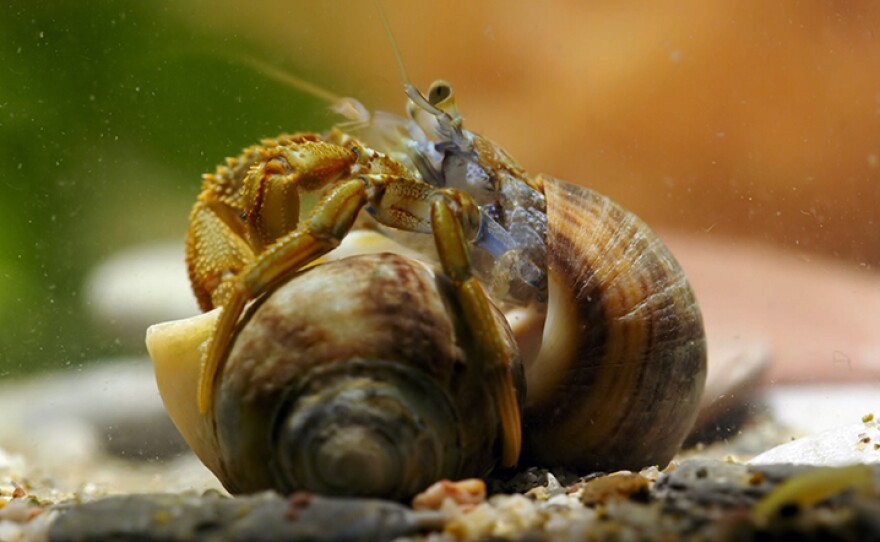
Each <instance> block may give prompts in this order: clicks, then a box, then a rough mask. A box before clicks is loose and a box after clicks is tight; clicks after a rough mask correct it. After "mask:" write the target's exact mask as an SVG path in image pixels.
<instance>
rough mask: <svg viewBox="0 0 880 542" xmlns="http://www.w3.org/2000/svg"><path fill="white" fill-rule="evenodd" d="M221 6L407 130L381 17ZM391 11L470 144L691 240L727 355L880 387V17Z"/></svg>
mask: <svg viewBox="0 0 880 542" xmlns="http://www.w3.org/2000/svg"><path fill="white" fill-rule="evenodd" d="M213 5H214V6H215V9H214V10H212V14H211V17H208V18H205V17H202V14H199V15H195V14H194V15H193V17H197V18H198V24H200V25H207V26H208V27H210V28H212V29H213V30H214V31H216V32H219V33H222V34H226V35H229V36H230V37H231V38H233V39H234V38H235V37H236V36H240V35H247V36H249V37H250V38H252V39H255V40H257V41H259V42H261V44H262V45H263V46H264V48H265V49H266V50H269V51H273V53H272V55H270V58H265V59H260V60H262V61H264V62H267V63H268V64H275V65H280V66H284V67H285V68H286V69H289V70H290V71H291V72H294V73H295V74H296V75H297V76H299V77H302V78H304V79H307V80H310V81H313V82H317V83H318V84H321V85H323V86H326V87H329V88H330V89H331V90H332V91H333V92H335V93H338V94H341V95H350V96H355V97H357V98H359V99H360V100H362V101H363V102H364V103H365V104H366V105H367V107H368V108H371V109H385V110H390V111H394V112H402V111H403V103H404V95H403V93H402V91H401V80H400V75H399V73H398V69H397V66H396V65H395V61H394V56H393V53H392V50H391V46H390V44H389V39H388V37H387V36H386V34H385V32H384V30H383V27H382V24H381V21H380V18H379V15H378V12H377V9H376V6H375V5H372V4H370V3H358V4H354V3H346V4H344V7H343V8H341V7H340V6H341V5H342V4H340V3H326V2H309V3H304V2H297V3H292V4H291V3H287V2H264V3H260V4H257V5H252V6H248V7H247V8H243V7H241V4H239V3H237V2H233V1H231V0H229V1H225V2H218V3H215V4H213ZM383 5H384V8H385V11H386V13H387V15H388V19H389V22H390V25H391V27H392V29H393V32H394V34H395V36H396V39H397V42H398V44H399V46H400V51H401V54H402V56H403V59H404V61H405V63H406V68H407V70H408V72H409V76H410V78H411V80H412V82H413V83H415V84H416V85H417V86H419V87H420V88H422V89H424V88H426V87H427V85H428V84H429V83H430V81H432V80H433V79H436V78H444V79H447V80H448V81H450V82H451V83H452V84H453V86H454V88H455V89H456V93H457V98H458V100H457V101H458V106H459V109H460V111H461V112H462V114H463V115H464V117H465V122H466V126H467V127H468V128H470V129H471V130H474V131H478V132H480V133H482V134H483V135H485V136H488V137H489V138H491V139H494V140H495V141H496V142H498V143H499V144H501V145H502V146H503V147H505V148H506V149H507V150H508V151H510V153H511V154H512V155H513V156H515V157H517V159H518V160H519V161H520V162H521V163H522V164H523V165H524V166H525V167H526V168H527V169H528V170H530V171H532V172H544V173H547V174H551V175H553V176H556V177H559V178H562V179H565V180H568V181H570V182H574V183H578V184H584V185H587V186H590V187H593V188H595V189H597V190H599V191H601V192H604V193H606V194H608V195H610V196H612V197H613V198H614V199H616V200H618V201H620V202H621V203H623V204H624V205H625V206H626V207H628V208H629V209H631V210H633V211H635V212H636V213H637V214H639V215H640V216H642V218H644V219H645V220H646V221H648V223H649V224H651V225H652V226H653V227H655V228H657V229H658V230H659V231H660V232H661V234H662V235H663V236H664V237H666V238H667V239H668V240H669V241H670V244H671V245H672V248H673V249H674V251H675V252H676V253H677V254H678V255H679V258H680V259H681V260H682V263H683V265H684V267H685V269H686V270H687V271H688V272H689V274H690V276H691V278H692V281H693V283H694V285H695V288H696V289H697V294H698V297H699V298H700V300H701V302H702V306H703V309H704V314H705V317H706V321H707V327H708V328H709V336H710V344H711V342H712V338H713V336H724V337H734V338H741V339H742V340H743V341H744V343H749V342H750V341H756V342H760V343H762V344H763V343H766V344H768V345H769V346H770V348H771V351H772V353H773V360H774V364H773V366H772V367H771V371H770V374H769V376H768V378H769V379H770V380H771V381H777V382H785V381H804V380H861V379H866V378H872V379H876V378H878V377H880V338H878V333H877V331H876V330H877V329H880V280H878V278H877V274H876V272H875V271H874V269H875V268H876V267H877V266H878V265H880V224H878V210H877V207H878V203H880V4H878V3H875V2H869V1H863V2H833V1H830V2H771V3H767V2H758V1H746V2H743V1H734V0H727V1H718V2H700V1H691V2H680V1H671V0H660V1H657V2H651V3H643V2H610V1H600V2H578V1H566V2H554V3H552V4H551V3H539V2H510V1H490V2H464V1H452V2H444V3H436V2H404V1H390V0H389V1H386V2H383ZM255 77H257V76H256V75H255ZM279 107H283V104H279ZM295 129H296V127H291V130H295Z"/></svg>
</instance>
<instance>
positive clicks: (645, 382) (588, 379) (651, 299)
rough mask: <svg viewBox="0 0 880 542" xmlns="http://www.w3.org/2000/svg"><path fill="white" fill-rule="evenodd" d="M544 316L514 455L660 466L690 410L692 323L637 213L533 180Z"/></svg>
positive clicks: (700, 354)
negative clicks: (542, 256)
mask: <svg viewBox="0 0 880 542" xmlns="http://www.w3.org/2000/svg"><path fill="white" fill-rule="evenodd" d="M543 182H544V193H545V196H546V198H547V258H548V261H547V267H548V274H549V277H548V278H549V280H548V283H549V301H548V311H549V312H548V315H547V319H546V322H545V325H544V337H543V342H542V346H541V350H540V352H539V353H538V355H537V358H536V359H534V360H532V361H529V360H528V359H527V360H525V362H526V376H527V381H528V397H527V404H526V407H525V412H524V422H523V423H524V428H523V433H524V435H525V438H526V440H527V442H526V443H525V446H526V450H525V454H526V455H527V456H529V457H530V458H531V459H532V460H536V461H537V462H539V463H541V464H545V465H567V466H570V467H573V468H577V469H581V470H613V469H626V468H628V469H638V468H641V467H644V466H647V465H657V464H659V465H665V464H666V463H667V462H668V461H669V460H670V459H671V458H672V456H673V454H675V453H676V452H677V451H678V449H679V447H680V446H681V443H682V441H683V440H684V438H685V436H686V434H687V432H688V431H689V429H690V427H691V425H692V424H693V422H694V419H695V416H696V414H697V404H698V402H699V400H700V396H701V394H702V390H703V385H704V381H705V375H706V342H705V335H704V331H703V323H702V317H701V315H700V310H699V308H698V306H697V303H696V300H695V298H694V294H693V291H692V290H691V288H690V285H689V284H688V282H687V279H686V278H685V276H684V274H683V272H682V270H681V268H680V266H679V265H678V263H677V262H676V261H675V259H674V258H673V256H672V255H671V254H670V252H669V250H668V249H667V248H666V247H665V246H664V245H663V243H662V242H661V241H660V240H659V238H657V236H656V235H655V234H654V233H653V232H652V231H651V230H650V228H648V226H647V225H646V224H645V223H644V222H642V220H640V219H639V218H638V217H636V216H635V215H633V214H632V213H630V212H628V211H626V210H625V209H623V208H622V207H620V206H619V205H617V204H616V203H614V202H613V201H611V200H610V199H608V198H607V197H605V196H602V195H601V194H598V193H596V192H594V191H592V190H590V189H587V188H583V187H579V186H574V185H570V184H567V183H563V182H560V181H556V180H554V179H550V178H544V180H543Z"/></svg>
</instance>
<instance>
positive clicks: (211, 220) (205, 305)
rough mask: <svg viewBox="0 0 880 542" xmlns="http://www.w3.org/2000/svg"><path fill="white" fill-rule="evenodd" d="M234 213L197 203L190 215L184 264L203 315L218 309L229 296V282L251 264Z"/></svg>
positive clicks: (220, 206) (212, 204) (250, 252)
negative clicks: (204, 312)
mask: <svg viewBox="0 0 880 542" xmlns="http://www.w3.org/2000/svg"><path fill="white" fill-rule="evenodd" d="M235 213H236V211H234V210H233V209H232V208H230V207H228V206H226V205H224V204H223V203H220V202H219V201H210V200H208V201H202V200H200V201H198V202H196V204H195V206H194V207H193V210H192V214H191V215H190V228H189V232H188V233H187V238H186V264H187V269H188V270H189V278H190V282H191V283H192V287H193V292H194V293H195V295H196V298H197V299H198V301H199V306H200V307H201V308H202V310H203V311H209V310H211V309H212V308H214V307H216V306H219V305H222V304H223V303H224V302H225V301H226V299H227V297H228V296H229V292H230V287H231V286H230V285H231V281H232V280H233V279H234V278H235V276H236V275H238V274H239V273H240V272H241V270H242V269H244V268H245V267H246V266H247V264H248V263H250V262H251V261H253V260H254V252H253V250H252V249H251V247H250V246H249V245H248V244H247V242H246V241H245V240H244V239H243V238H242V232H241V231H240V229H241V228H240V227H239V228H238V229H236V225H237V224H236V220H238V217H237V216H235ZM238 224H240V221H239V222H238Z"/></svg>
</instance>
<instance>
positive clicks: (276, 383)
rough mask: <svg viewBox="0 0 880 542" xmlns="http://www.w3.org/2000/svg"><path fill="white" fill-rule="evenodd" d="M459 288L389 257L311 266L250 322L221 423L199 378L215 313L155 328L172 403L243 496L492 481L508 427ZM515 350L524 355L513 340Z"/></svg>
mask: <svg viewBox="0 0 880 542" xmlns="http://www.w3.org/2000/svg"><path fill="white" fill-rule="evenodd" d="M449 286H450V285H449V284H448V282H447V281H446V279H445V277H443V276H442V275H441V274H437V275H435V274H434V273H433V272H432V271H431V270H430V269H429V268H428V267H427V266H425V265H423V264H421V263H419V262H417V261H414V260H411V259H409V258H406V257H403V256H401V255H397V254H388V253H384V254H372V255H361V256H354V257H351V258H346V259H344V260H338V261H331V262H328V263H325V264H322V265H319V266H316V267H313V268H310V269H308V270H306V271H304V272H303V273H301V274H300V275H298V276H297V277H295V278H294V279H292V280H291V281H289V282H288V283H286V284H285V285H283V286H281V287H280V288H279V289H277V290H276V291H274V292H273V293H271V294H270V295H268V296H266V297H265V298H262V299H261V300H259V301H258V302H257V303H256V304H254V305H253V306H252V307H251V308H250V309H249V310H248V311H247V313H246V314H245V315H244V316H243V318H242V320H241V322H239V328H238V330H237V336H236V337H235V340H234V345H233V346H232V348H231V350H230V352H229V355H228V358H227V360H226V362H225V364H224V366H223V370H222V372H221V373H220V374H219V375H218V380H217V382H216V384H215V386H216V402H215V408H214V410H213V412H212V413H211V417H210V418H207V417H200V416H199V415H198V412H197V410H196V406H195V376H194V373H195V372H197V370H198V364H199V361H200V359H201V347H202V346H201V343H202V342H203V341H204V340H205V339H207V337H208V336H209V334H210V330H211V322H212V321H213V320H214V319H216V316H215V313H206V315H200V316H197V317H194V318H193V319H190V321H184V322H182V323H180V322H178V323H169V324H159V325H157V326H153V328H151V329H150V330H149V331H148V339H147V341H148V347H149V350H150V353H151V355H152V357H153V360H154V363H155V366H156V376H157V382H158V384H159V388H160V392H161V394H162V397H163V400H164V401H165V404H166V408H167V409H168V411H169V413H170V414H171V417H172V419H173V420H174V422H175V423H176V424H177V426H178V428H179V429H180V431H181V433H182V434H183V435H184V437H185V438H186V439H187V441H188V442H189V444H190V445H191V447H192V448H193V449H194V451H195V452H196V453H197V455H199V457H200V458H201V459H202V461H203V462H204V463H205V464H206V465H207V466H208V467H209V468H210V469H211V470H212V471H213V472H214V473H215V474H216V475H217V477H218V478H219V479H220V480H221V482H222V483H223V484H224V486H225V487H226V488H227V489H229V490H230V491H231V492H233V493H242V492H244V493H248V492H254V491H259V490H263V489H268V488H274V489H277V490H279V491H281V492H284V493H290V492H293V491H296V490H301V489H303V490H309V491H315V492H320V493H326V494H350V495H365V496H381V497H386V498H392V499H404V498H408V497H410V496H412V495H413V494H415V493H417V492H418V491H420V490H422V489H424V488H425V487H427V486H428V485H429V484H431V483H433V482H435V481H436V480H438V479H442V478H461V477H468V476H482V475H485V474H486V473H488V471H489V470H491V469H492V467H493V466H494V465H495V463H496V458H497V457H498V453H499V452H498V447H499V436H500V433H499V431H500V429H499V420H498V416H497V413H496V411H495V409H494V403H493V400H492V398H491V396H490V394H489V391H488V386H486V385H485V380H486V379H485V378H484V375H483V374H482V367H481V366H480V365H479V363H478V362H475V360H474V359H473V357H472V356H471V355H470V352H471V348H472V344H473V340H474V337H473V335H472V334H471V330H468V329H466V328H465V327H464V325H463V323H462V321H461V320H460V318H459V315H458V313H457V308H456V307H457V304H456V302H455V299H454V298H453V297H452V295H451V294H450V290H449ZM497 318H498V319H499V321H502V322H503V315H502V314H501V313H500V311H498V312H497ZM505 329H508V328H506V326H505ZM508 331H509V329H508ZM507 346H508V347H509V348H510V349H511V351H512V353H513V355H514V358H516V359H518V354H517V353H516V345H515V340H514V338H513V336H512V333H509V334H508V337H507ZM476 361H478V360H476ZM190 373H192V374H190ZM515 374H518V375H519V378H520V380H521V378H522V373H521V368H518V370H517V371H515ZM520 389H522V384H521V382H520Z"/></svg>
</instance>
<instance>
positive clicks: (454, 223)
mask: <svg viewBox="0 0 880 542" xmlns="http://www.w3.org/2000/svg"><path fill="white" fill-rule="evenodd" d="M453 204H454V201H451V199H450V198H449V197H448V196H446V197H438V198H435V199H434V201H433V203H432V205H431V223H432V227H433V232H434V240H435V242H436V244H437V252H438V254H439V256H440V260H441V263H442V265H443V270H444V272H445V273H446V275H447V276H449V278H450V279H452V282H453V284H454V286H455V292H456V295H457V297H458V300H459V302H460V303H461V308H462V312H463V313H464V319H465V322H466V323H467V325H468V328H469V329H470V330H471V332H472V333H473V334H474V342H475V347H476V349H477V354H478V356H479V358H480V359H482V360H485V366H484V367H485V370H486V376H487V378H488V379H489V384H490V389H491V393H492V396H493V397H494V398H495V408H496V409H497V411H498V416H499V417H500V419H501V430H502V438H503V448H502V458H501V464H502V465H503V466H505V467H512V466H514V465H516V462H517V459H519V453H520V447H521V444H522V429H521V425H520V411H519V402H518V401H517V393H516V388H515V386H514V382H513V374H512V372H511V363H512V361H513V360H511V359H510V352H511V350H510V349H509V348H507V347H505V340H504V337H503V333H502V331H501V328H500V327H499V322H498V320H497V316H496V315H495V314H494V312H493V310H492V307H491V305H490V302H489V298H488V296H487V294H486V291H485V290H484V289H483V286H482V285H481V284H480V283H479V281H477V279H476V278H475V277H474V276H473V275H472V274H471V261H470V252H469V249H468V246H467V243H466V242H465V238H464V234H463V232H462V224H461V218H460V216H461V214H460V213H457V212H456V210H454V209H453V207H452V205H453ZM458 209H459V211H460V210H461V207H458Z"/></svg>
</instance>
